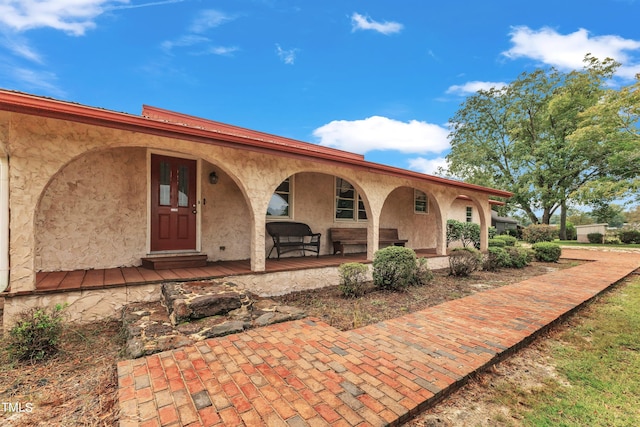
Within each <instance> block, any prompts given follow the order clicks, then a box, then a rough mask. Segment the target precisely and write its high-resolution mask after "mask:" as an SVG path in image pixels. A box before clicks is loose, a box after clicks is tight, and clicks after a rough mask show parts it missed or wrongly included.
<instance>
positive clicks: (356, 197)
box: [333, 176, 369, 222]
mask: <svg viewBox="0 0 640 427" xmlns="http://www.w3.org/2000/svg"><path fill="white" fill-rule="evenodd" d="M338 180H342V181H344V182H346V183H347V184H349V185H350V186H351V188H352V189H353V199H351V198H346V197H338ZM340 199H342V200H351V201H353V208H351V209H350V210H351V211H352V212H353V216H352V217H351V218H338V216H337V214H338V200H340ZM360 204H362V209H360ZM345 209H348V208H345ZM360 212H363V213H364V215H365V218H364V219H362V218H360ZM333 220H334V222H367V221H369V218H367V209H366V207H365V206H364V201H363V200H362V196H361V195H360V193H359V192H358V190H357V189H356V187H355V186H354V185H353V184H352V183H351V182H349V181H348V180H346V179H344V178H340V177H339V176H336V177H335V179H334V180H333Z"/></svg>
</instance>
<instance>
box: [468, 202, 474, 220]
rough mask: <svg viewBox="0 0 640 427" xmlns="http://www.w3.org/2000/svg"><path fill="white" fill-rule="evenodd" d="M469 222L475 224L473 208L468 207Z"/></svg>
mask: <svg viewBox="0 0 640 427" xmlns="http://www.w3.org/2000/svg"><path fill="white" fill-rule="evenodd" d="M467 222H473V208H472V207H471V206H467Z"/></svg>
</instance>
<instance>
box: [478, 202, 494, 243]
mask: <svg viewBox="0 0 640 427" xmlns="http://www.w3.org/2000/svg"><path fill="white" fill-rule="evenodd" d="M487 218H491V207H489V203H488V201H487V204H486V205H485V206H483V209H482V214H481V215H480V250H481V251H482V252H486V251H487V249H488V248H489V224H487Z"/></svg>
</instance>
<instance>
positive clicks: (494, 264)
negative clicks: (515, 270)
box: [482, 246, 511, 271]
mask: <svg viewBox="0 0 640 427" xmlns="http://www.w3.org/2000/svg"><path fill="white" fill-rule="evenodd" d="M510 262H511V259H510V258H509V254H508V253H507V251H506V250H504V248H501V247H495V246H490V247H489V248H488V249H487V253H486V254H485V255H484V257H483V258H482V269H483V270H485V271H496V270H498V269H500V268H502V267H508V266H509V264H510Z"/></svg>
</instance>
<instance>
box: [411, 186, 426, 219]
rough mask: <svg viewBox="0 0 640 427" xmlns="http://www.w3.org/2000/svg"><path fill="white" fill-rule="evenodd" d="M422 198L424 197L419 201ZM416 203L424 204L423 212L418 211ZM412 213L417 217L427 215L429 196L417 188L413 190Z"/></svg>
mask: <svg viewBox="0 0 640 427" xmlns="http://www.w3.org/2000/svg"><path fill="white" fill-rule="evenodd" d="M422 196H424V200H421V197H422ZM419 197H420V199H419ZM418 202H424V210H419V209H418ZM413 213H414V214H417V215H429V196H428V195H427V193H425V192H424V191H422V190H418V189H417V188H414V189H413Z"/></svg>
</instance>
